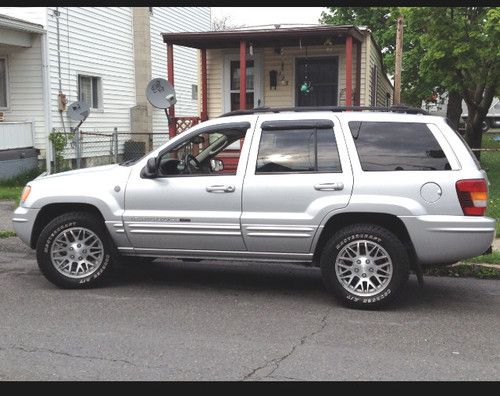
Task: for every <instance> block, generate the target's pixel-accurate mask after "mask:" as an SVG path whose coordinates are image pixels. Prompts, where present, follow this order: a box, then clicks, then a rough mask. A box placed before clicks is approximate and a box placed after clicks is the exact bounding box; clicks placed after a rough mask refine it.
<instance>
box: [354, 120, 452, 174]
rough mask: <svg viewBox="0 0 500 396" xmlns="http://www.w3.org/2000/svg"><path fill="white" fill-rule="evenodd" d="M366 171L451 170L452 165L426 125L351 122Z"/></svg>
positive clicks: (360, 157)
mask: <svg viewBox="0 0 500 396" xmlns="http://www.w3.org/2000/svg"><path fill="white" fill-rule="evenodd" d="M349 128H350V130H351V133H352V136H353V138H354V143H355V145H356V149H357V152H358V156H359V160H360V163H361V168H362V169H363V170H364V171H368V172H369V171H401V170H403V171H422V170H429V171H433V170H450V169H451V167H450V164H449V163H448V159H447V158H446V155H445V154H444V152H443V150H442V148H441V147H440V146H439V143H438V142H437V140H436V139H435V137H434V135H433V134H432V132H431V131H430V130H429V128H428V127H427V125H425V124H423V123H409V122H373V121H362V122H361V121H351V122H349Z"/></svg>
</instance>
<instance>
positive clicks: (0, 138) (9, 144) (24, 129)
mask: <svg viewBox="0 0 500 396" xmlns="http://www.w3.org/2000/svg"><path fill="white" fill-rule="evenodd" d="M34 132H35V129H34V125H33V122H30V121H27V122H0V150H10V149H16V148H24V147H33V146H34V138H35V136H34Z"/></svg>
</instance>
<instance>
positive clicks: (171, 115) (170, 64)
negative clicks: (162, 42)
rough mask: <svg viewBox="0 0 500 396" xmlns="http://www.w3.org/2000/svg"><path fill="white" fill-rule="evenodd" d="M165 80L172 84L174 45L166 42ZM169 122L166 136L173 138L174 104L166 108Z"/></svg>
mask: <svg viewBox="0 0 500 396" xmlns="http://www.w3.org/2000/svg"><path fill="white" fill-rule="evenodd" d="M167 81H168V82H170V83H171V84H172V85H174V46H173V44H167ZM166 111H168V114H167V115H168V117H169V124H168V136H169V137H170V138H173V137H174V136H175V132H176V131H175V124H176V122H175V105H174V106H171V107H170V108H169V109H168V110H166Z"/></svg>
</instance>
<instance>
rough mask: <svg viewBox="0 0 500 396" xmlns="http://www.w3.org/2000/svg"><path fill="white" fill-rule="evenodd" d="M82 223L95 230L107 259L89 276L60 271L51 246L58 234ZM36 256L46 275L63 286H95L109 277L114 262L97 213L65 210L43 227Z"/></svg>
mask: <svg viewBox="0 0 500 396" xmlns="http://www.w3.org/2000/svg"><path fill="white" fill-rule="evenodd" d="M72 227H83V228H87V229H89V230H91V231H92V232H94V233H95V234H96V235H97V236H98V237H99V239H100V240H101V242H102V244H103V247H104V259H103V262H102V264H101V265H100V267H99V268H98V270H97V271H96V272H94V273H92V274H90V275H88V276H86V277H83V278H79V279H74V278H70V277H67V276H64V275H63V274H61V273H60V272H59V271H58V270H57V269H56V268H55V267H54V265H53V264H52V260H51V258H50V249H51V247H52V244H53V243H54V240H55V238H56V237H57V236H58V235H59V234H60V233H61V232H63V231H64V230H67V229H69V228H72ZM36 256H37V262H38V267H39V268H40V271H42V273H43V274H44V275H45V277H46V278H47V279H48V280H49V281H50V282H52V283H53V284H55V285H56V286H59V287H62V288H71V289H74V288H88V287H95V286H97V285H100V284H102V283H103V282H104V281H105V280H107V278H108V276H109V274H110V272H111V268H112V264H113V260H112V258H113V246H112V242H111V241H110V240H109V236H108V234H107V231H106V230H105V229H104V226H103V225H102V224H101V221H100V220H99V219H98V218H96V217H95V216H91V215H90V216H89V215H88V214H86V215H82V214H80V213H74V214H66V215H62V216H59V217H57V218H55V219H54V220H52V221H51V222H50V223H49V224H48V225H47V226H46V227H45V228H44V229H43V231H42V233H41V234H40V237H39V238H38V241H37V246H36Z"/></svg>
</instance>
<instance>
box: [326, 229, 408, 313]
mask: <svg viewBox="0 0 500 396" xmlns="http://www.w3.org/2000/svg"><path fill="white" fill-rule="evenodd" d="M320 265H321V273H322V276H323V280H324V283H325V285H326V287H327V288H328V289H329V290H330V291H331V292H333V293H334V294H335V296H336V297H337V298H338V299H339V300H340V301H341V302H342V303H343V304H345V305H347V306H349V307H352V308H379V307H381V306H383V305H386V304H388V303H389V302H391V301H392V300H394V298H395V297H396V296H397V295H398V293H399V292H400V291H401V289H402V288H403V286H404V284H405V283H406V281H407V280H408V276H409V271H410V264H409V257H408V253H407V252H406V249H405V247H404V245H403V244H402V242H401V241H400V240H399V238H397V237H396V236H395V235H394V234H393V233H392V232H390V231H389V230H387V229H385V228H383V227H380V226H376V225H372V224H355V225H351V226H347V227H345V228H343V229H341V230H340V231H338V232H336V233H335V234H334V235H333V236H332V237H331V238H330V240H329V241H328V242H327V244H326V245H325V248H324V249H323V252H322V254H321V259H320Z"/></svg>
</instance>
